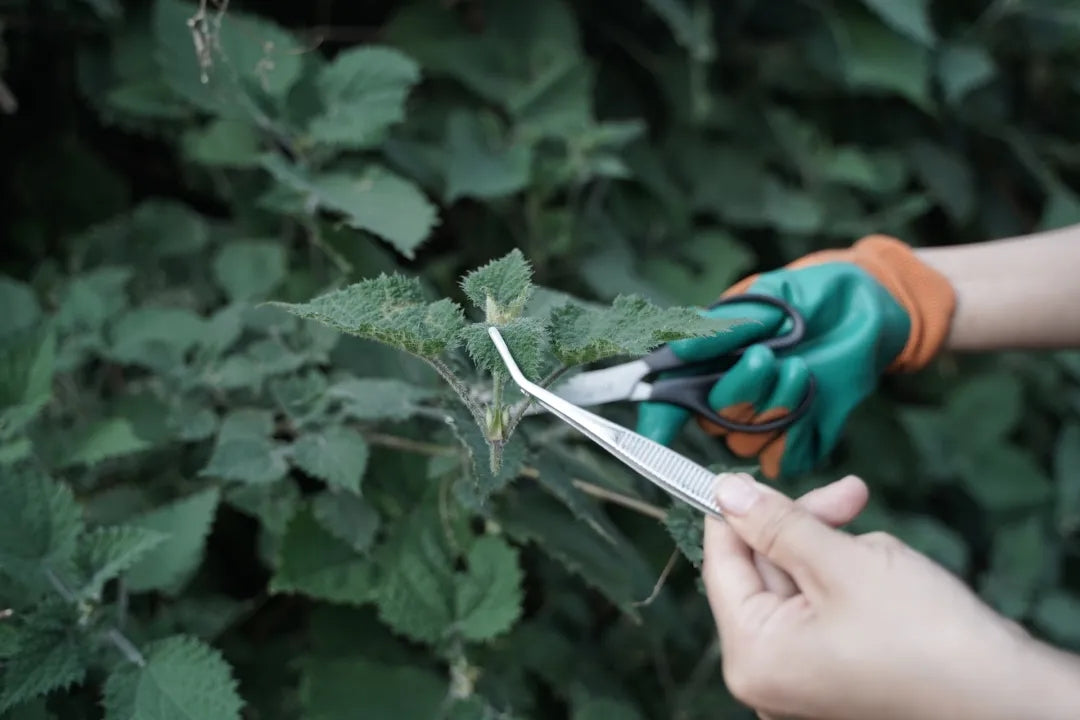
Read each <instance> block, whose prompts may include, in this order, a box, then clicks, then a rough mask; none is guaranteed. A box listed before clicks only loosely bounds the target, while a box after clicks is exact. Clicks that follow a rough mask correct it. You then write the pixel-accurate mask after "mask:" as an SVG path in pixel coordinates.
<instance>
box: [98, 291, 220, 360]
mask: <svg viewBox="0 0 1080 720" xmlns="http://www.w3.org/2000/svg"><path fill="white" fill-rule="evenodd" d="M205 327H206V323H205V322H204V321H203V319H202V318H201V317H200V316H199V315H197V314H195V313H193V312H191V311H190V310H185V309H183V308H169V307H150V306H143V307H138V308H134V309H132V310H130V311H129V312H126V313H124V314H123V315H121V316H120V317H119V318H117V320H116V322H115V324H113V326H112V327H111V328H110V330H109V335H110V337H111V339H112V342H111V343H110V344H109V346H108V354H109V357H111V358H112V359H114V360H116V361H117V362H120V363H128V364H132V365H145V366H147V367H150V368H154V369H162V370H164V369H168V368H171V367H173V366H175V365H179V364H181V363H182V362H183V360H184V357H185V355H186V353H187V352H188V351H189V350H191V349H192V348H193V347H195V346H196V345H198V344H199V341H200V339H201V337H202V334H203V332H204V329H205Z"/></svg>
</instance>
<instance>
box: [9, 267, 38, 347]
mask: <svg viewBox="0 0 1080 720" xmlns="http://www.w3.org/2000/svg"><path fill="white" fill-rule="evenodd" d="M0 307H2V308H4V314H3V317H2V318H0V338H4V337H6V336H8V335H11V334H13V333H17V332H20V331H23V330H27V329H29V328H31V327H32V326H33V325H34V324H35V323H37V322H38V319H39V318H40V317H41V305H39V304H38V301H37V296H36V295H35V294H34V290H33V289H32V288H31V287H30V286H29V285H27V284H26V283H22V282H19V281H18V280H15V279H14V278H10V277H8V276H6V275H0Z"/></svg>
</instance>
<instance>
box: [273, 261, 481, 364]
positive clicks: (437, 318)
mask: <svg viewBox="0 0 1080 720" xmlns="http://www.w3.org/2000/svg"><path fill="white" fill-rule="evenodd" d="M424 295H425V293H424V290H423V288H422V287H421V285H420V283H419V281H417V280H415V279H413V278H406V277H403V276H400V275H380V276H379V277H377V278H373V279H371V280H361V281H360V282H358V283H355V284H353V285H350V286H349V287H347V288H344V289H341V290H335V291H334V292H330V293H327V294H325V295H320V296H319V297H317V298H315V299H314V300H311V301H309V302H306V303H301V304H287V303H273V305H275V306H277V307H280V308H282V309H284V310H287V311H288V312H291V313H292V314H294V315H297V316H298V317H302V318H306V319H309V320H316V321H318V322H321V323H323V324H325V325H329V326H330V327H332V328H335V329H337V330H340V331H341V332H345V333H349V334H351V335H356V336H358V337H363V338H368V339H371V340H377V341H379V342H382V343H385V344H387V345H391V346H394V347H398V348H401V349H402V350H406V351H408V352H411V353H413V354H414V355H419V356H420V357H435V356H436V355H438V354H439V353H441V352H443V351H444V350H447V349H448V348H451V347H453V346H454V345H455V344H456V337H457V333H458V331H459V330H460V329H461V328H462V327H464V325H465V316H464V313H463V311H462V309H461V307H460V306H459V305H457V304H456V303H454V302H453V301H451V300H448V299H443V300H439V301H437V302H429V301H428V300H427V299H426V298H425V297H424Z"/></svg>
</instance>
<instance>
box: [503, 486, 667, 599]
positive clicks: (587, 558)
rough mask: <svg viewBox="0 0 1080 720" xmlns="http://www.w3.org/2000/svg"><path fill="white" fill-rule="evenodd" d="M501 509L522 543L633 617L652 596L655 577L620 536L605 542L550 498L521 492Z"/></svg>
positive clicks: (506, 525) (509, 530)
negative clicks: (529, 544)
mask: <svg viewBox="0 0 1080 720" xmlns="http://www.w3.org/2000/svg"><path fill="white" fill-rule="evenodd" d="M515 495H516V497H515V498H514V499H513V500H512V501H508V502H507V504H506V505H504V506H503V507H502V508H501V513H500V516H499V517H500V523H501V524H502V525H503V527H504V528H505V529H506V532H507V534H508V535H510V536H511V537H513V538H515V539H516V540H518V541H519V542H533V543H536V546H537V547H538V548H539V549H540V551H542V552H544V553H545V554H547V555H549V556H551V557H552V558H554V559H555V560H558V561H559V562H560V563H562V565H563V566H564V567H566V569H568V570H569V571H571V572H572V573H574V574H575V575H578V576H579V577H580V578H581V579H582V580H584V581H585V582H586V583H587V584H588V585H590V586H591V587H593V588H596V590H598V591H599V592H600V593H601V594H602V595H603V596H604V597H606V598H607V599H608V600H609V601H610V602H611V603H612V604H613V605H615V606H617V607H619V608H620V609H622V610H623V611H624V612H626V613H627V614H628V615H631V616H632V617H637V616H638V611H637V609H636V607H635V605H634V603H635V602H636V601H638V600H641V599H644V598H646V597H648V596H649V593H650V592H651V591H652V585H653V584H654V582H655V580H656V578H655V575H654V573H653V572H652V571H651V570H650V569H649V568H647V567H645V565H644V563H643V561H642V559H641V557H640V555H638V554H637V550H636V549H634V547H633V545H632V544H631V543H630V542H629V541H628V540H627V539H626V538H623V537H621V536H619V537H617V538H616V540H617V541H616V542H611V541H609V540H606V539H604V538H602V537H600V536H599V535H597V534H596V533H595V532H593V531H592V530H591V529H590V528H589V527H588V526H587V525H585V524H584V523H581V522H579V521H578V520H577V519H576V518H575V517H574V516H573V515H571V514H570V513H569V512H568V511H567V510H565V509H564V508H563V507H562V506H560V505H557V504H555V502H554V500H553V499H551V498H550V497H548V496H546V495H543V494H540V493H539V492H526V491H522V492H520V493H516V494H515Z"/></svg>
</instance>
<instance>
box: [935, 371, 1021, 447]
mask: <svg viewBox="0 0 1080 720" xmlns="http://www.w3.org/2000/svg"><path fill="white" fill-rule="evenodd" d="M1023 404H1024V392H1023V387H1022V386H1021V384H1020V381H1019V380H1018V379H1017V378H1016V376H1015V375H1013V374H1010V373H1005V372H995V373H986V374H982V375H978V376H976V377H974V378H973V379H971V380H968V381H966V382H964V383H962V384H960V385H958V386H957V387H956V388H955V389H953V390H952V392H951V393H950V394H949V397H948V399H947V401H946V412H947V413H948V418H949V422H950V424H951V425H952V427H953V428H954V434H955V436H956V440H957V441H958V442H960V443H962V444H963V446H964V447H965V449H968V450H972V451H978V450H980V449H982V448H984V447H986V446H988V445H993V444H996V443H998V442H999V441H1001V440H1003V439H1004V438H1006V437H1007V436H1008V435H1009V434H1010V433H1011V432H1012V431H1013V430H1014V429H1015V428H1016V427H1017V425H1018V424H1019V422H1020V418H1021V416H1022V414H1023V409H1024V407H1023Z"/></svg>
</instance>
